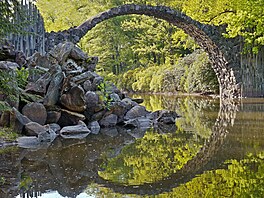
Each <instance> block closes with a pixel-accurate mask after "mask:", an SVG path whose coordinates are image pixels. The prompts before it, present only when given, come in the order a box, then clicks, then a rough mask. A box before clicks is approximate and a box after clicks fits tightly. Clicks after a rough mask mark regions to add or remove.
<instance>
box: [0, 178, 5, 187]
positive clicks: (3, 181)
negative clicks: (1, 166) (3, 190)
mask: <svg viewBox="0 0 264 198" xmlns="http://www.w3.org/2000/svg"><path fill="white" fill-rule="evenodd" d="M5 182H6V179H5V178H4V177H2V176H1V177H0V185H4V184H5Z"/></svg>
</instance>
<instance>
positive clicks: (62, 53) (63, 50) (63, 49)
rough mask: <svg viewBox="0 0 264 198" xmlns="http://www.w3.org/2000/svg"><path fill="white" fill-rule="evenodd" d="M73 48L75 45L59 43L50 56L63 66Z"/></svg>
mask: <svg viewBox="0 0 264 198" xmlns="http://www.w3.org/2000/svg"><path fill="white" fill-rule="evenodd" d="M73 48H74V44H73V43H71V42H65V43H59V44H58V45H57V46H56V47H55V48H54V49H53V50H52V51H50V52H49V54H50V56H51V57H53V58H55V59H56V60H57V61H58V64H61V65H63V63H65V61H66V59H67V58H68V57H69V55H70V53H71V51H72V49H73Z"/></svg>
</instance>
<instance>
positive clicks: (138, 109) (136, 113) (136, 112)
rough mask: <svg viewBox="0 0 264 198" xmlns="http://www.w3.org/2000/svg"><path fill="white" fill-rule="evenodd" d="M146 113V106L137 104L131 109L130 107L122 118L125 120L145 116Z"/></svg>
mask: <svg viewBox="0 0 264 198" xmlns="http://www.w3.org/2000/svg"><path fill="white" fill-rule="evenodd" d="M147 113H148V112H147V111H146V107H144V106H141V105H137V106H134V107H133V108H132V109H130V110H129V111H128V112H127V113H126V115H125V117H124V119H125V120H130V119H134V118H138V117H142V116H146V115H147Z"/></svg>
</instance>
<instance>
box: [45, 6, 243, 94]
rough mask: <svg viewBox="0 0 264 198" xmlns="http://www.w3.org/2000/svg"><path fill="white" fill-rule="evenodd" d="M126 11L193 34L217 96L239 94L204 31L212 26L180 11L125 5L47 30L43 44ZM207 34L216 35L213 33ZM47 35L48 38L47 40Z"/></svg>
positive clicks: (71, 37) (75, 35)
mask: <svg viewBox="0 0 264 198" xmlns="http://www.w3.org/2000/svg"><path fill="white" fill-rule="evenodd" d="M129 14H138V15H147V16H154V17H156V18H159V19H163V20H165V21H167V22H169V23H171V24H173V25H175V26H176V27H178V28H180V29H182V30H183V31H184V32H185V33H186V34H188V35H189V36H191V37H193V38H194V39H195V41H196V42H197V44H198V45H200V46H201V48H203V49H204V50H205V51H206V52H207V53H208V55H209V59H210V61H211V62H212V68H213V70H214V72H215V73H216V76H217V79H218V82H219V90H220V97H221V98H229V99H232V98H237V97H240V96H241V95H240V91H239V87H238V85H237V83H236V78H235V75H234V72H233V70H232V68H231V67H230V65H229V63H228V61H227V59H226V58H225V56H224V54H223V53H222V52H221V50H220V49H219V47H218V46H217V45H216V44H215V43H214V42H213V40H212V39H211V38H210V37H209V36H208V35H207V33H206V32H208V31H214V30H215V29H214V28H213V27H212V26H209V25H205V24H202V23H200V22H198V21H195V20H193V19H191V18H190V17H188V16H187V15H185V14H184V13H182V12H180V11H177V10H173V9H171V8H169V7H166V6H149V5H135V4H126V5H122V6H118V7H115V8H111V9H109V10H107V11H104V12H101V13H100V14H98V15H96V16H94V17H92V18H90V19H88V20H87V21H85V22H84V23H83V24H81V25H80V26H78V27H75V28H70V29H69V30H65V31H62V32H60V33H54V32H53V33H50V35H48V36H47V37H48V38H47V39H46V41H47V42H49V43H46V48H48V49H49V48H52V47H53V46H54V45H56V44H58V43H59V42H61V41H63V40H67V41H71V42H73V43H78V42H79V41H80V39H81V38H82V37H83V36H84V35H85V34H87V32H88V31H89V30H91V29H92V28H93V27H95V26H96V25H97V24H99V23H100V22H103V21H105V20H107V19H110V18H114V17H116V16H122V15H129ZM211 33H212V34H214V33H215V34H217V32H211ZM55 34H56V35H55ZM54 35H55V36H54ZM49 36H50V37H51V38H52V39H49Z"/></svg>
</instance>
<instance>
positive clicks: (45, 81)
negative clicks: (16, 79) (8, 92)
mask: <svg viewBox="0 0 264 198" xmlns="http://www.w3.org/2000/svg"><path fill="white" fill-rule="evenodd" d="M32 78H33V77H32ZM50 81H51V74H50V73H45V74H44V75H43V76H41V77H40V78H39V79H38V80H37V81H35V82H29V83H28V84H27V86H26V89H25V91H26V92H28V93H33V94H39V95H41V96H44V95H45V93H46V91H47V87H48V85H49V83H50Z"/></svg>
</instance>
